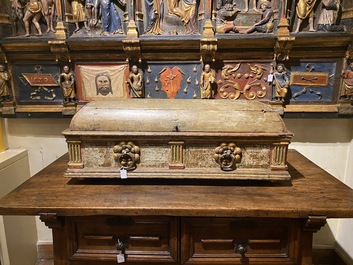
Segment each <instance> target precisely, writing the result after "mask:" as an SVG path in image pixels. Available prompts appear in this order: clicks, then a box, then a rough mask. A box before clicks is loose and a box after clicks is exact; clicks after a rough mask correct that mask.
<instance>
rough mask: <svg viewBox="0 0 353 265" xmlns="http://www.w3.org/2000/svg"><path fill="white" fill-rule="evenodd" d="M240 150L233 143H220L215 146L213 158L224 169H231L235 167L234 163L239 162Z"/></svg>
mask: <svg viewBox="0 0 353 265" xmlns="http://www.w3.org/2000/svg"><path fill="white" fill-rule="evenodd" d="M241 158H242V151H241V149H240V148H239V147H237V146H236V144H235V143H229V144H226V143H222V144H221V145H220V146H218V147H216V149H215V154H214V159H215V160H216V162H217V163H218V164H219V165H220V167H221V169H222V170H224V171H232V170H235V168H236V163H240V161H241Z"/></svg>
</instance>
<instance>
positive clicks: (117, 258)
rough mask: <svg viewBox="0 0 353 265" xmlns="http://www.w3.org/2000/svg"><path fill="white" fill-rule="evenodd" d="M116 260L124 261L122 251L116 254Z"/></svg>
mask: <svg viewBox="0 0 353 265" xmlns="http://www.w3.org/2000/svg"><path fill="white" fill-rule="evenodd" d="M116 261H117V262H118V263H124V262H125V256H124V254H123V253H119V254H118V255H117V256H116Z"/></svg>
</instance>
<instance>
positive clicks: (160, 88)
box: [144, 62, 202, 99]
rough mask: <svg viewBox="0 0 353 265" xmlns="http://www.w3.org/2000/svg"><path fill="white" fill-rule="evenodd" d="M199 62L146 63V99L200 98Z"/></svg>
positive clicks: (200, 72)
mask: <svg viewBox="0 0 353 265" xmlns="http://www.w3.org/2000/svg"><path fill="white" fill-rule="evenodd" d="M201 68H202V66H201V64H200V62H188V63H180V62H174V63H173V62H168V64H166V63H165V62H160V63H152V62H151V63H148V65H147V66H146V69H145V73H144V82H145V87H146V97H147V98H169V99H174V98H185V99H197V98H200V79H201V74H202V70H201Z"/></svg>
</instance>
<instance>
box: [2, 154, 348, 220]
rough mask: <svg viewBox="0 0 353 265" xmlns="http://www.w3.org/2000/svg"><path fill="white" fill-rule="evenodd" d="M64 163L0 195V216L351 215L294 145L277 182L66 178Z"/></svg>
mask: <svg viewBox="0 0 353 265" xmlns="http://www.w3.org/2000/svg"><path fill="white" fill-rule="evenodd" d="M67 161H68V157H67V155H64V156H63V157H61V158H59V159H58V160H56V161H55V162H54V163H52V164H51V165H49V166H48V167H46V168H45V169H43V170H42V171H41V172H39V173H38V174H36V175H35V176H33V177H32V178H30V179H29V180H27V181H26V182H25V183H23V184H22V185H21V186H19V187H18V188H16V189H15V190H14V191H12V192H11V193H9V194H8V195H6V196H5V197H4V198H2V199H1V200H0V215H39V214H46V213H53V214H57V215H58V216H91V215H157V216H158V215H164V216H208V217H276V218H307V217H308V216H310V215H322V216H326V217H327V218H353V189H351V188H349V187H348V186H346V185H345V184H343V183H342V182H340V181H339V180H337V179H336V178H334V177H333V176H331V175H330V174H328V173H327V172H326V171H324V170H323V169H321V168H320V167H318V166H317V165H315V164H314V163H313V162H311V161H309V160H308V159H307V158H305V157H304V156H303V155H301V154H300V153H299V152H297V151H295V150H289V152H288V159H287V161H288V169H289V173H290V175H291V180H290V181H284V182H283V181H282V182H269V181H236V180H230V181H228V180H187V179H181V180H173V179H155V180H152V179H147V180H141V179H69V178H65V177H64V172H65V170H66V168H67ZM14 177H15V176H14Z"/></svg>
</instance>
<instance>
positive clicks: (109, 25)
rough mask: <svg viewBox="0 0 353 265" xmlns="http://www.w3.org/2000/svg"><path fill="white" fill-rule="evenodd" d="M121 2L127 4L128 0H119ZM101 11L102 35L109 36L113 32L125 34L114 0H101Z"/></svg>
mask: <svg viewBox="0 0 353 265" xmlns="http://www.w3.org/2000/svg"><path fill="white" fill-rule="evenodd" d="M119 4H120V5H121V6H122V7H124V6H126V0H121V1H120V0H119ZM99 7H100V12H101V14H102V19H101V22H102V33H101V35H102V36H109V35H111V34H113V35H115V34H124V31H123V29H122V25H121V19H120V16H119V13H118V11H117V10H116V7H115V4H114V3H113V1H112V0H99Z"/></svg>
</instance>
